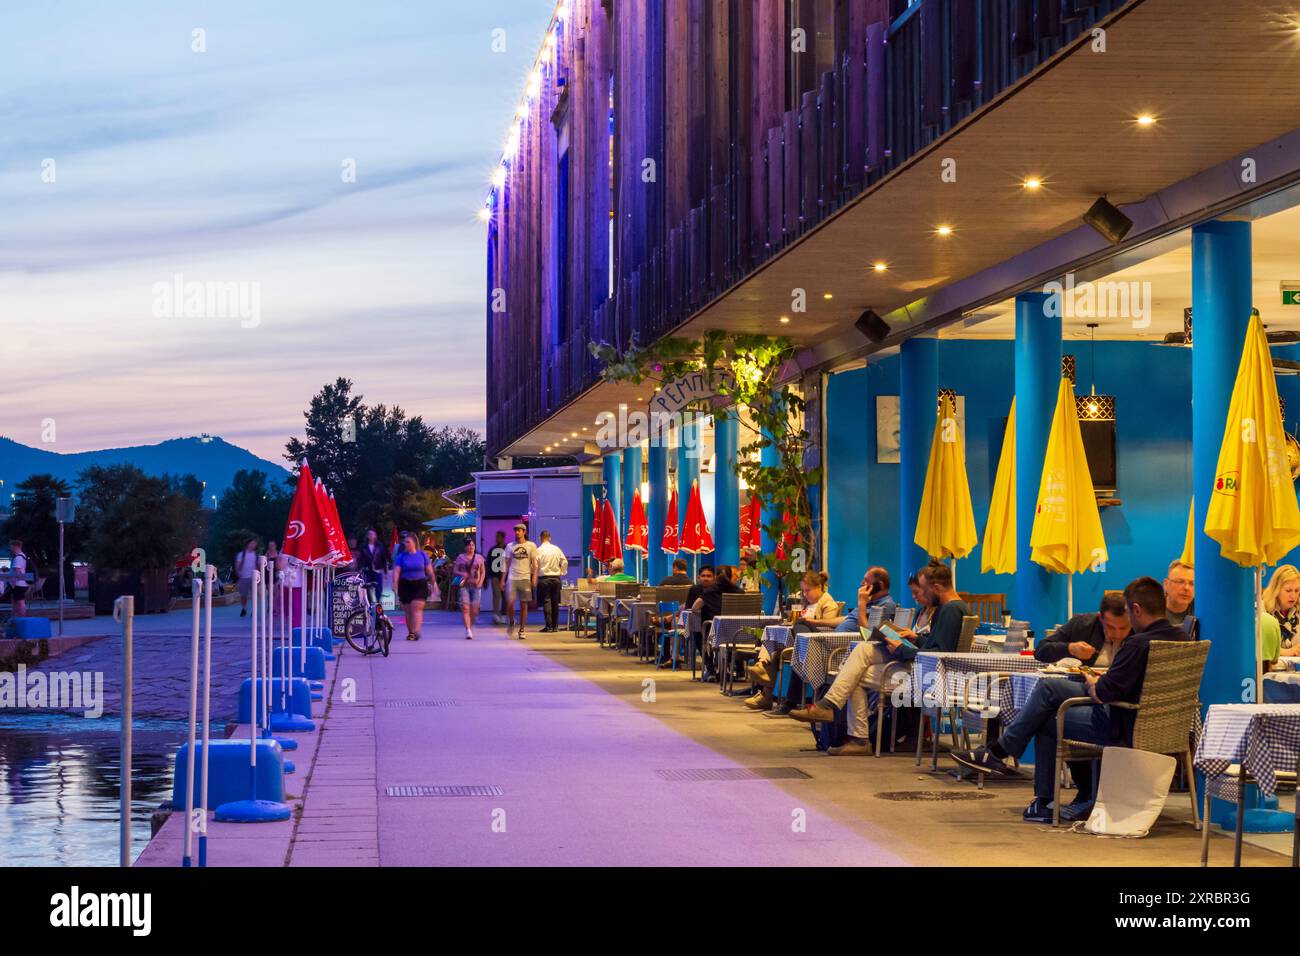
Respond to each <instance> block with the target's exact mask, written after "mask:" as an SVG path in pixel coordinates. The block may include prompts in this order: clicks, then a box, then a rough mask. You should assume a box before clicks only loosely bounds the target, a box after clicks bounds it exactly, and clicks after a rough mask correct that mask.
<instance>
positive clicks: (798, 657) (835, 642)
mask: <svg viewBox="0 0 1300 956" xmlns="http://www.w3.org/2000/svg"><path fill="white" fill-rule="evenodd" d="M859 639H860V636H859V635H858V634H856V633H853V632H851V631H806V632H804V633H803V634H796V635H795V636H794V661H793V664H792V666H793V667H794V672H795V673H796V674H798V675H799V676H800V677H801V678H803V682H804V683H805V684H807V685H808V686H809V687H811V688H812V689H813V690H814V691H816V690H817V689H818V688H820V687H821V686H822V685H823V684H825V683H826V680H827V678H828V677H829V676H830V675H829V674H828V673H827V671H828V670H829V669H830V662H831V654H832V653H833V652H834V651H835V650H836V649H837V648H848V646H849V645H850V644H852V643H854V642H855V641H857V640H859Z"/></svg>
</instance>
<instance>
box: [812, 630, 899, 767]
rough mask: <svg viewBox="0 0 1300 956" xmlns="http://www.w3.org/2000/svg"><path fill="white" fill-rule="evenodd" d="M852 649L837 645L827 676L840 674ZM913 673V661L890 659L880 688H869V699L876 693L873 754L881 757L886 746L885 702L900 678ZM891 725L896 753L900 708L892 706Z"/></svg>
mask: <svg viewBox="0 0 1300 956" xmlns="http://www.w3.org/2000/svg"><path fill="white" fill-rule="evenodd" d="M849 653H850V651H849V649H848V648H847V647H837V648H835V650H833V651H831V656H830V660H829V661H828V662H827V669H826V676H827V677H829V678H830V679H831V680H832V681H833V680H835V678H836V677H838V676H839V675H840V667H841V665H843V663H844V658H846V657H848V655H849ZM911 674H912V662H911V661H890V662H889V663H888V664H886V665H885V672H884V673H883V674H882V675H881V678H880V690H874V689H871V688H868V700H869V699H870V697H869V695H870V694H875V695H876V706H875V711H876V743H875V746H874V747H873V748H872V751H871V755H872V756H873V757H879V756H880V753H881V749H882V748H883V746H884V742H885V741H884V737H885V702H886V701H887V700H888V699H889V697H890V695H891V694H892V693H893V690H894V687H895V686H896V685H897V684H898V683H900V681H899V678H900V677H901V678H903V679H904V680H910V679H911ZM889 714H890V725H889V752H890V753H891V754H892V753H895V752H896V751H895V746H894V745H895V743H896V742H897V740H898V708H897V707H892V706H891V707H890V708H889Z"/></svg>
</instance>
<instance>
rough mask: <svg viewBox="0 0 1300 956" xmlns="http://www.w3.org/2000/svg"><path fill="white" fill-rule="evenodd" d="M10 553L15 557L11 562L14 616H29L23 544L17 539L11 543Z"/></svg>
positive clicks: (25, 558) (10, 582)
mask: <svg viewBox="0 0 1300 956" xmlns="http://www.w3.org/2000/svg"><path fill="white" fill-rule="evenodd" d="M9 552H10V554H11V555H13V557H12V558H11V559H10V562H9V574H10V576H11V577H10V581H9V587H10V588H11V591H10V600H11V601H12V602H13V616H14V617H26V616H27V588H28V581H27V579H26V577H25V575H26V574H27V555H25V554H23V543H22V542H21V541H19V540H17V539H15V540H13V541H10V542H9Z"/></svg>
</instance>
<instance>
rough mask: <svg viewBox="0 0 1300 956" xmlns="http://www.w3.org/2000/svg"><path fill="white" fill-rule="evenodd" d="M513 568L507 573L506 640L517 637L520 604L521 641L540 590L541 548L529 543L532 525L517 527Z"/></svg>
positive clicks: (511, 552) (510, 554) (512, 557)
mask: <svg viewBox="0 0 1300 956" xmlns="http://www.w3.org/2000/svg"><path fill="white" fill-rule="evenodd" d="M509 558H510V567H509V569H508V570H507V571H506V637H511V636H513V635H514V633H515V602H516V601H518V602H519V635H518V636H519V639H520V640H521V641H522V640H523V639H524V625H525V624H527V623H528V605H529V604H530V603H532V600H533V589H534V588H536V587H537V545H535V544H533V543H532V542H531V541H529V540H528V525H526V524H523V523H522V522H521V523H519V524H517V525H515V540H514V543H513V544H512V545H510V549H509Z"/></svg>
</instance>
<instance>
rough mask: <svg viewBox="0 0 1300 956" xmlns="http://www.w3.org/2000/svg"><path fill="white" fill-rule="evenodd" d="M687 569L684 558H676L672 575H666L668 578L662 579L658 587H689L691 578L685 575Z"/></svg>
mask: <svg viewBox="0 0 1300 956" xmlns="http://www.w3.org/2000/svg"><path fill="white" fill-rule="evenodd" d="M688 567H689V565H687V563H686V559H685V558H677V559H676V560H674V561H673V573H672V574H670V575H668V577H666V578H664V579H663V580H662V581H660V582H659V587H661V588H671V587H690V586H691V583H692V582H691V576H690V575H689V574H687V573H686V570H687V568H688Z"/></svg>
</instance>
